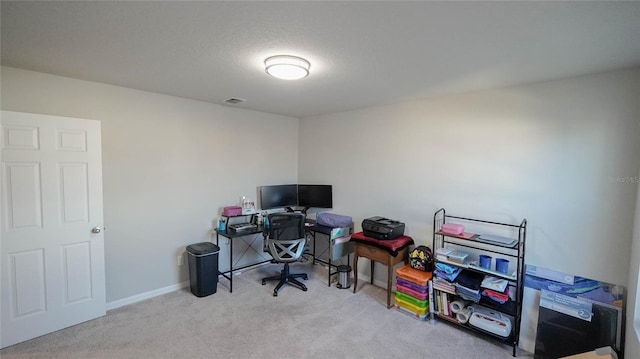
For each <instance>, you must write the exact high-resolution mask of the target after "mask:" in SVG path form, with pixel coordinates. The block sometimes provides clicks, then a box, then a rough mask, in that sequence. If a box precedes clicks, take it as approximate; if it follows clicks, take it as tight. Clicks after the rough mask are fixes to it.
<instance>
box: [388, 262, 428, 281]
mask: <svg viewBox="0 0 640 359" xmlns="http://www.w3.org/2000/svg"><path fill="white" fill-rule="evenodd" d="M396 275H397V276H398V277H400V278H402V279H404V280H408V281H410V282H413V283H416V284H418V285H421V286H426V285H427V283H428V282H429V281H430V280H431V275H432V273H431V272H425V271H421V270H417V269H413V268H411V265H409V264H405V266H404V267H402V268H398V270H397V271H396Z"/></svg>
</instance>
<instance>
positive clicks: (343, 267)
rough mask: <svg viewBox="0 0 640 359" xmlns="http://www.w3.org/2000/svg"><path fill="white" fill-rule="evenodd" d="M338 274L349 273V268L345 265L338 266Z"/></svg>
mask: <svg viewBox="0 0 640 359" xmlns="http://www.w3.org/2000/svg"><path fill="white" fill-rule="evenodd" d="M337 269H338V272H341V273H342V272H351V267H350V266H347V265H339V266H338V268H337Z"/></svg>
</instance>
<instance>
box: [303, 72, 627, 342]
mask: <svg viewBox="0 0 640 359" xmlns="http://www.w3.org/2000/svg"><path fill="white" fill-rule="evenodd" d="M639 94H640V69H635V70H631V71H615V72H609V73H601V74H595V75H590V76H581V77H575V78H570V79H564V80H557V81H549V82H543V83H537V84H532V85H527V86H517V87H510V88H504V89H498V90H493V91H483V92H473V93H466V94H459V95H452V96H446V97H438V98H432V99H427V100H421V101H412V102H406V103H402V104H397V105H390V106H382V107H377V108H368V109H363V110H359V111H351V112H344V113H337V114H332V115H326V116H318V117H313V118H305V119H303V120H302V121H301V125H300V159H299V160H300V165H299V166H300V181H302V182H312V181H313V182H321V183H330V184H333V186H334V187H333V188H334V207H335V209H334V211H335V212H337V213H342V214H347V215H351V216H352V217H354V221H355V222H356V224H357V226H359V225H360V223H361V221H362V219H363V218H366V217H369V216H374V215H381V216H386V217H389V218H394V219H398V220H402V221H404V222H406V224H407V233H408V235H410V236H412V237H413V238H414V239H415V240H416V241H417V242H419V243H431V238H432V234H431V231H432V222H433V219H432V218H433V213H434V211H435V210H437V209H438V208H440V207H445V208H446V209H447V211H448V213H449V214H457V215H461V216H468V217H479V218H484V219H488V220H496V221H507V222H515V223H518V222H519V221H520V220H521V219H522V218H527V220H528V223H529V227H528V233H527V247H526V262H527V263H529V264H534V265H539V266H543V267H547V268H552V269H556V270H559V271H562V272H567V273H574V274H576V275H580V276H584V277H588V278H594V279H599V280H603V281H606V282H611V283H617V284H621V285H624V286H627V285H628V277H629V261H630V249H631V238H632V229H633V219H634V211H635V203H636V200H635V199H636V193H637V186H638V184H637V183H633V182H619V181H618V180H617V179H618V178H625V177H627V176H631V177H634V176H637V174H638V170H639V165H640V141H638V138H640V136H639V135H640V128H639V125H640V121H638V119H639V118H640V113H639V111H638V107H637V105H636V103H637V102H638V95H639ZM366 267H367V266H363V267H362V268H366ZM363 271H365V272H368V271H367V270H364V269H363ZM384 272H385V271H377V272H376V277H378V274H380V276H381V277H380V278H378V279H379V280H381V281H383V282H384V280H385V279H384V278H382V276H384V275H385V273H384ZM528 309H529V308H525V311H526V310H528ZM525 316H526V315H525ZM536 317H537V316H536ZM529 325H531V323H529V322H528V321H527V322H525V323H523V327H527V326H529ZM534 329H535V327H534ZM523 330H524V329H523ZM525 349H527V350H530V351H533V347H525Z"/></svg>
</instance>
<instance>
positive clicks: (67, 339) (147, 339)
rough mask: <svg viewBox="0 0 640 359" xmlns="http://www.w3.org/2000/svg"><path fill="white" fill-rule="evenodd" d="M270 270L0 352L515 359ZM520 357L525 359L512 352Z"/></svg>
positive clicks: (374, 290) (321, 271)
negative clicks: (292, 282)
mask: <svg viewBox="0 0 640 359" xmlns="http://www.w3.org/2000/svg"><path fill="white" fill-rule="evenodd" d="M280 268H281V267H280V266H279V265H275V264H268V265H264V266H260V267H257V268H255V269H252V270H248V271H244V272H242V273H241V274H240V275H237V276H235V277H234V286H233V287H234V290H233V293H229V291H228V281H227V280H226V279H221V280H220V283H219V284H218V291H217V293H215V294H213V295H211V296H208V297H204V298H197V297H196V296H194V295H192V294H191V292H189V289H188V288H187V289H184V290H180V291H176V292H172V293H169V294H165V295H162V296H158V297H155V298H152V299H149V300H145V301H142V302H139V303H135V304H132V305H128V306H125V307H121V308H118V309H115V310H112V311H109V312H108V313H107V315H106V316H104V317H102V318H98V319H95V320H92V321H89V322H86V323H82V324H79V325H76V326H73V327H70V328H67V329H63V330H60V331H57V332H54V333H51V334H48V335H45V336H42V337H39V338H35V339H32V340H29V341H26V342H23V343H20V344H17V345H14V346H11V347H8V348H5V349H3V350H1V351H0V357H2V358H3V359H5V358H6V359H9V358H225V359H226V358H323V359H326V358H402V359H410V358H465V359H473V358H511V347H508V346H505V345H503V344H501V343H499V342H497V341H495V340H491V339H487V338H485V337H480V336H476V335H474V334H472V333H471V332H469V331H466V330H462V329H461V328H456V327H454V326H452V325H449V324H446V323H443V322H436V323H435V324H432V323H430V322H421V321H419V320H417V319H415V318H412V317H410V316H408V315H405V314H403V313H401V312H399V311H397V310H396V309H386V298H385V296H386V291H385V290H384V289H382V288H380V287H376V286H373V285H370V284H368V283H366V282H363V281H362V280H361V281H360V285H359V287H358V291H357V293H355V294H354V293H353V292H352V290H351V289H337V288H336V287H335V283H334V284H333V285H332V286H331V287H328V286H327V277H326V276H327V269H326V268H325V267H323V266H321V265H318V264H316V265H315V266H314V265H311V264H310V263H309V262H307V263H296V264H294V265H292V272H301V271H304V272H307V273H309V280H308V281H306V282H305V283H306V284H307V286H308V288H309V290H308V291H307V292H303V291H301V290H299V289H297V288H294V287H292V286H285V287H284V288H283V289H282V290H281V291H280V294H279V296H278V297H273V296H272V292H273V288H274V286H275V282H270V283H268V284H267V285H264V286H263V285H261V283H260V278H262V277H264V276H269V275H274V274H277V272H278V271H279V269H280ZM518 357H520V358H523V357H524V358H531V357H532V355H531V354H530V353H527V352H524V351H522V350H519V351H518Z"/></svg>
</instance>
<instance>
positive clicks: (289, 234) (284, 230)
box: [262, 213, 309, 297]
mask: <svg viewBox="0 0 640 359" xmlns="http://www.w3.org/2000/svg"><path fill="white" fill-rule="evenodd" d="M304 219H305V215H304V214H303V213H272V214H270V215H269V216H268V220H269V236H268V237H267V248H268V251H269V253H270V254H271V256H272V257H273V259H274V261H275V262H279V263H284V269H283V270H282V271H280V275H276V276H272V277H267V278H263V279H262V285H265V284H267V281H268V280H279V281H280V282H279V283H278V285H277V286H276V288H275V289H274V290H273V296H274V297H277V296H278V291H279V290H280V288H282V286H283V285H284V284H285V283H289V284H291V285H294V286H296V287H298V288H300V289H302V290H303V291H305V292H306V291H307V287H306V286H305V285H304V284H302V283H301V282H299V281H298V280H297V279H296V278H303V279H304V280H307V279H309V277H308V276H307V274H306V273H297V274H292V273H289V263H291V262H295V261H297V260H298V259H299V258H300V256H301V255H302V252H304V246H305V243H306V238H305V231H304Z"/></svg>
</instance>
